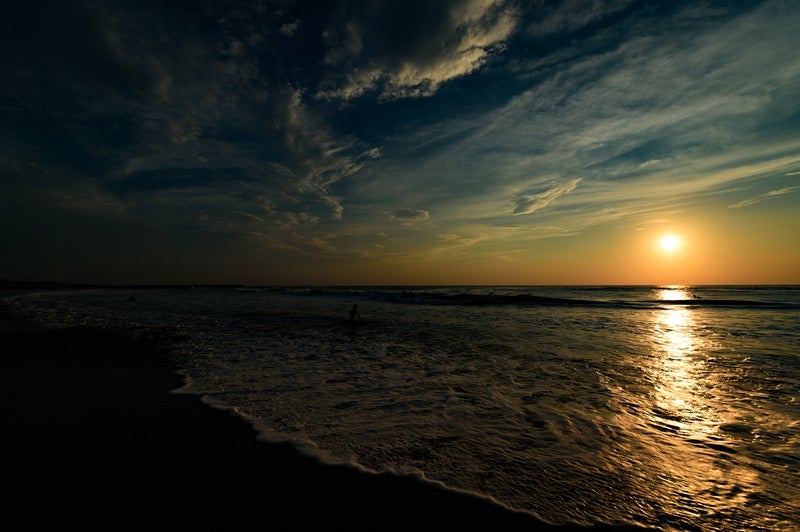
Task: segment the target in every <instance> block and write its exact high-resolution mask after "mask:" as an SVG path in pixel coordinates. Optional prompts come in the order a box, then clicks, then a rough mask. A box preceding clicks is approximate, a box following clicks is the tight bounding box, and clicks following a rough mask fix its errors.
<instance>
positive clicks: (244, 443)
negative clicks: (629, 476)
mask: <svg viewBox="0 0 800 532" xmlns="http://www.w3.org/2000/svg"><path fill="white" fill-rule="evenodd" d="M0 331H1V332H0V337H1V338H2V340H0V341H1V342H2V345H3V352H4V355H3V371H2V381H3V382H2V385H1V386H2V389H3V393H4V395H5V400H4V401H3V403H2V404H3V406H2V409H3V414H2V418H3V420H4V421H3V425H4V427H3V433H4V435H3V447H4V449H3V451H4V452H3V456H4V461H5V466H4V468H3V469H4V473H3V480H4V484H5V485H6V486H7V487H8V488H10V493H11V495H10V501H8V504H7V506H8V507H9V508H10V509H11V513H12V514H16V515H18V516H20V517H24V519H25V522H26V523H27V525H28V526H38V525H44V524H55V523H58V524H63V525H66V524H68V523H71V524H80V525H82V526H84V525H98V526H100V525H102V526H116V525H123V524H124V525H130V524H139V525H148V526H154V523H160V524H180V525H182V526H186V525H203V526H209V525H213V526H225V527H231V526H244V525H245V524H247V525H252V524H253V523H254V522H256V523H259V522H263V523H267V524H268V525H270V526H277V527H278V528H293V529H295V528H299V527H301V526H314V527H321V526H324V527H330V528H348V529H354V528H355V529H366V528H370V529H375V528H384V527H391V528H410V527H413V526H420V525H421V524H425V525H426V526H427V525H432V526H448V527H462V526H463V527H466V526H473V527H477V528H482V529H487V528H490V527H491V528H493V529H502V530H509V529H517V530H520V529H526V530H531V529H536V530H542V529H548V528H549V527H548V526H546V525H545V524H544V523H543V522H541V521H538V520H536V519H534V518H533V517H532V516H530V515H528V514H525V513H521V512H513V511H510V510H507V509H505V508H502V507H501V506H499V505H496V504H493V503H491V502H489V501H487V500H484V499H481V498H478V497H475V496H471V495H467V494H460V493H455V492H453V491H449V490H445V489H441V488H439V487H437V486H435V485H433V484H430V483H426V482H423V481H421V480H419V479H416V478H411V477H400V476H394V475H389V474H381V475H374V474H369V473H364V472H360V471H357V470H355V469H353V468H350V467H345V466H333V465H325V464H322V463H320V462H318V461H317V460H315V459H314V458H311V457H307V456H304V455H303V454H301V453H299V452H298V451H297V450H296V449H295V448H293V447H292V446H290V445H288V444H278V443H265V442H260V441H257V439H256V436H257V434H256V432H255V431H254V430H253V429H252V428H251V427H250V426H249V425H248V424H247V423H245V422H244V421H243V420H241V419H239V418H237V417H236V416H234V415H232V414H231V413H229V412H226V411H221V410H216V409H212V408H211V407H209V406H207V405H206V404H204V403H202V402H201V401H200V399H199V398H198V397H196V396H193V395H184V394H174V393H170V391H171V390H174V389H176V388H179V387H180V386H181V385H182V384H183V378H182V377H181V376H180V375H177V374H176V373H175V369H176V368H175V366H174V365H173V364H172V362H170V361H169V360H168V359H167V358H166V357H164V356H162V355H161V354H159V353H157V352H154V351H153V350H151V349H150V348H148V347H147V346H144V345H137V344H136V343H135V342H132V341H130V340H128V339H124V338H121V337H119V336H115V335H113V334H110V333H108V332H104V331H100V330H92V329H77V328H73V329H62V330H57V331H56V330H53V331H51V330H45V329H41V328H39V327H36V326H32V325H30V324H25V323H22V322H15V321H12V320H10V319H9V318H8V316H4V317H3V320H2V327H1V328H0ZM598 528H600V527H595V529H598ZM554 529H559V530H562V529H564V527H554ZM614 529H615V530H619V529H623V528H621V527H615V528H614Z"/></svg>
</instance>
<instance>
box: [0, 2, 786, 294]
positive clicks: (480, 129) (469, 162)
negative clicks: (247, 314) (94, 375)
mask: <svg viewBox="0 0 800 532" xmlns="http://www.w3.org/2000/svg"><path fill="white" fill-rule="evenodd" d="M18 4H19V5H5V6H4V7H3V16H2V17H1V18H2V22H0V42H2V52H1V53H0V61H1V62H2V63H1V64H0V66H1V67H2V71H1V72H2V74H0V75H1V76H2V83H0V224H2V231H0V278H6V279H16V280H21V279H25V280H55V281H65V282H95V283H121V284H129V283H190V284H198V283H244V284H448V285H458V284H496V285H519V284H531V285H537V284H595V285H598V284H731V283H742V284H760V283H765V284H788V283H800V236H798V235H800V54H798V50H800V31H798V28H800V4H798V3H797V2H794V1H792V0H786V1H781V0H776V1H763V2H760V1H742V2H734V1H724V2H722V1H719V2H716V1H708V2H703V1H689V2H682V1H665V2H657V1H652V0H650V1H636V0H608V1H600V0H561V1H513V0H470V1H430V0H428V1H425V0H423V1H418V0H402V1H369V0H360V1H331V2H323V1H314V2H289V1H277V2H269V1H263V2H253V1H247V2H240V1H235V0H230V1H214V2H211V1H207V2H204V1H191V2H182V1H170V2H149V1H141V0H140V1H132V2H122V1H107V2H83V1H80V0H77V1H74V2H52V3H47V2H44V3H34V2H25V3H18ZM665 234H674V235H677V236H678V238H679V239H680V243H681V245H680V246H679V247H678V248H677V249H675V250H672V251H668V250H665V249H662V248H660V246H659V245H658V242H659V241H660V239H661V237H662V236H663V235H665Z"/></svg>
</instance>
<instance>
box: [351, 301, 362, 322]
mask: <svg viewBox="0 0 800 532" xmlns="http://www.w3.org/2000/svg"><path fill="white" fill-rule="evenodd" d="M357 321H364V320H362V319H361V316H359V315H358V305H353V308H351V309H350V322H351V323H355V322H357Z"/></svg>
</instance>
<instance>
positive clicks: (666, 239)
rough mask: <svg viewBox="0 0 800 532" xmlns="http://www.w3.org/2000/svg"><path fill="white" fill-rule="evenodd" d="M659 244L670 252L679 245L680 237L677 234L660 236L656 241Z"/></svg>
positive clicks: (675, 249)
mask: <svg viewBox="0 0 800 532" xmlns="http://www.w3.org/2000/svg"><path fill="white" fill-rule="evenodd" d="M658 244H659V246H660V247H661V249H662V250H663V251H666V252H667V253H672V252H674V251H677V250H678V248H680V247H681V239H680V237H679V236H678V235H673V234H668V235H664V236H662V237H661V240H659V241H658Z"/></svg>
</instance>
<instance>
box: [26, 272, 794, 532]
mask: <svg viewBox="0 0 800 532" xmlns="http://www.w3.org/2000/svg"><path fill="white" fill-rule="evenodd" d="M12 304H13V306H14V308H16V309H17V311H19V312H21V313H23V314H24V315H26V316H28V317H29V318H32V319H35V320H38V321H40V322H42V323H45V324H47V325H49V326H92V327H103V328H108V329H113V330H117V331H122V332H124V333H125V334H135V335H140V336H141V335H145V336H148V337H158V338H161V339H162V342H163V343H164V346H163V347H164V348H168V349H169V351H170V352H171V353H172V355H173V356H174V358H175V360H176V362H177V363H178V365H179V366H180V367H181V368H182V371H183V373H184V375H185V376H186V382H187V385H186V387H185V388H184V390H182V391H184V392H187V393H194V394H198V395H201V396H203V397H204V399H205V400H206V401H207V402H209V403H211V404H213V405H216V406H219V407H223V408H228V409H232V410H234V411H236V412H237V413H238V414H240V415H241V416H243V417H245V418H246V419H248V420H249V421H250V422H251V423H253V425H254V426H255V427H256V428H257V429H258V430H259V431H260V432H261V433H262V434H263V435H264V437H266V438H268V439H271V440H283V441H287V440H288V441H292V442H294V443H295V444H296V445H297V446H298V447H299V448H301V449H302V450H303V451H305V452H307V453H310V454H313V455H315V456H317V457H319V458H320V459H322V460H325V461H331V462H344V463H350V464H353V465H355V466H357V467H360V468H363V469H366V470H370V471H389V472H393V473H398V474H412V475H418V476H421V477H423V478H426V479H429V480H432V481H437V482H440V483H442V484H444V485H446V486H449V487H451V488H455V489H459V490H466V491H470V492H474V493H477V494H481V495H483V496H486V497H490V498H493V499H495V500H497V501H499V502H500V503H502V504H504V505H507V506H509V507H513V508H516V509H520V510H524V511H528V512H531V513H533V514H535V515H536V516H538V517H540V518H542V519H544V520H546V521H549V522H552V523H581V524H592V523H599V522H604V523H638V524H643V525H648V526H656V527H659V528H665V529H671V528H674V529H691V528H699V529H716V530H744V529H747V530H775V529H779V530H780V529H784V530H790V529H798V528H800V287H444V288H442V287H438V288H431V287H361V288H359V287H345V288H342V287H338V288H337V287H334V288H319V287H317V288H217V289H153V290H144V289H136V290H122V289H113V290H83V291H74V292H64V291H60V292H51V293H36V294H30V295H27V296H22V297H16V298H15V299H14V300H13V302H12ZM353 304H358V309H359V314H360V316H361V317H362V318H363V323H356V324H353V323H350V322H349V321H348V320H347V317H348V314H349V311H350V308H351V307H352V305H353ZM195 466H196V467H202V464H195Z"/></svg>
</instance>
